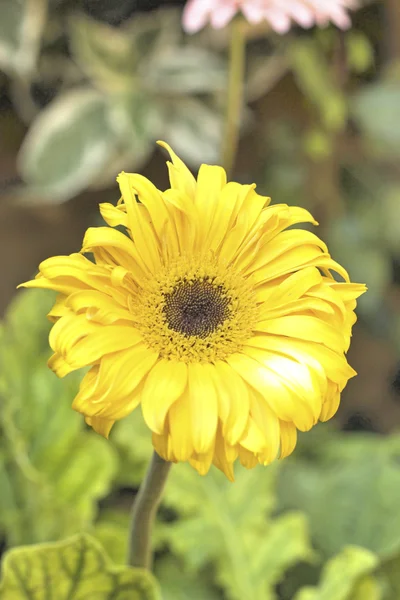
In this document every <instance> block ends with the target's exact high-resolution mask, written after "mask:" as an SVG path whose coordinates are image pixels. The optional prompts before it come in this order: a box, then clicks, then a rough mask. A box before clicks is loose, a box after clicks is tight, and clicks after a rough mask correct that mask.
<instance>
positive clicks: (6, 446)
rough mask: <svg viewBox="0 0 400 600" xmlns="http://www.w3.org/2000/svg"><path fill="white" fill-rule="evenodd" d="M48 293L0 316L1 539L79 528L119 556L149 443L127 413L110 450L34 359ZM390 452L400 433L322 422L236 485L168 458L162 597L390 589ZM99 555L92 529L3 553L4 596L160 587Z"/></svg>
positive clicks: (374, 594) (371, 595)
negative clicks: (291, 450) (281, 457)
mask: <svg viewBox="0 0 400 600" xmlns="http://www.w3.org/2000/svg"><path fill="white" fill-rule="evenodd" d="M50 301H51V298H48V296H47V295H46V293H42V292H41V291H36V290H35V291H28V292H24V293H22V294H21V295H20V296H19V297H18V298H17V299H16V301H15V302H14V303H13V305H12V306H11V307H10V310H9V313H8V315H7V320H6V321H5V322H4V323H3V324H2V327H1V331H2V335H1V339H0V354H1V357H2V368H1V382H2V383H1V397H2V402H1V407H2V411H4V412H3V414H2V416H3V415H7V418H6V419H2V436H1V439H0V456H2V457H5V456H6V457H7V462H4V458H3V463H2V475H1V476H2V510H1V517H2V519H1V538H2V542H3V544H4V545H6V546H12V545H14V544H15V543H22V544H26V543H33V542H38V541H43V540H49V539H53V540H54V541H57V540H62V539H63V538H64V537H65V536H66V535H70V534H72V533H76V532H78V531H79V530H80V529H82V528H83V529H86V530H87V531H88V532H90V534H91V535H92V536H95V537H96V538H97V540H99V541H100V542H101V544H102V545H103V547H104V548H105V549H106V551H107V553H108V554H109V555H110V556H111V557H112V559H113V561H114V563H115V564H117V565H118V564H121V563H122V561H123V560H124V556H125V552H126V529H127V524H128V520H129V505H130V501H129V502H128V503H125V501H124V496H125V494H126V493H127V490H129V496H131V495H132V494H133V493H134V490H135V489H136V488H137V485H138V483H139V481H140V480H141V479H142V477H143V472H144V467H145V464H146V463H147V462H148V460H149V458H150V456H151V452H152V447H151V440H150V439H149V436H148V435H146V436H145V435H143V432H144V431H145V430H146V426H145V425H144V423H143V422H142V418H141V416H140V414H139V413H134V415H132V416H131V417H129V418H127V419H126V420H124V421H122V422H120V423H117V424H116V425H115V431H113V433H112V441H113V443H112V446H113V447H114V451H113V450H112V446H111V444H110V443H108V444H107V443H106V442H104V443H103V440H101V439H99V438H98V437H97V436H95V435H93V434H92V433H91V432H90V431H85V430H84V429H82V425H81V421H80V419H79V418H78V416H77V420H76V419H75V418H74V416H75V415H74V413H72V412H71V410H70V402H71V399H72V397H73V395H74V393H75V385H76V381H75V380H74V379H72V382H71V384H69V383H68V378H67V379H66V380H61V381H60V380H58V379H56V377H55V376H54V375H53V374H51V373H50V372H48V371H47V370H46V369H45V366H44V358H45V355H46V354H47V350H46V347H47V341H46V337H47V333H48V327H47V326H43V319H41V318H38V317H39V315H42V313H43V311H44V310H46V306H49V305H50V303H51V302H50ZM44 378H46V382H45V384H44V383H43V381H44ZM47 390H49V391H47ZM55 396H57V403H56V404H54V402H52V403H51V404H50V403H48V402H47V398H48V397H51V398H52V400H54V397H55ZM19 398H20V399H21V400H19ZM27 406H29V410H28V409H27ZM72 422H73V423H75V427H73V426H72V425H71V423H72ZM325 427H326V426H325ZM17 433H18V437H17V438H16V437H13V436H15V435H16V434H17ZM10 441H11V442H12V443H10ZM399 451H400V441H399V436H398V435H393V436H391V437H389V438H384V437H381V436H378V435H376V434H370V435H366V434H349V433H346V434H340V433H338V432H337V431H335V429H332V428H331V427H328V428H327V429H326V430H323V427H322V426H321V428H319V429H316V430H315V431H314V432H313V433H308V434H306V435H305V436H303V437H301V439H300V442H299V448H298V452H297V453H296V454H295V455H294V456H293V457H292V458H288V459H285V461H282V462H280V463H275V464H274V465H273V466H272V467H270V468H269V469H268V470H264V469H262V468H260V469H255V470H253V471H245V470H240V472H239V471H238V472H237V474H236V482H235V485H234V486H232V485H231V484H230V483H229V482H228V481H227V480H226V479H225V478H224V477H223V476H222V474H220V473H219V472H218V471H214V470H212V471H211V472H210V473H209V474H208V475H207V476H206V477H205V478H202V477H199V476H198V475H197V474H196V472H195V471H194V470H193V469H192V468H191V467H189V466H188V465H184V464H180V465H176V466H175V467H174V469H172V471H171V476H170V479H169V481H168V484H167V488H166V493H165V498H164V500H163V504H162V508H161V511H160V514H159V517H158V522H157V527H156V532H155V547H156V556H155V574H156V576H157V578H158V580H159V582H160V585H161V589H162V598H163V600H186V598H187V597H189V596H190V597H193V598H195V600H204V599H205V598H210V600H218V599H219V600H236V599H240V600H242V599H243V598H246V599H247V598H249V599H250V598H254V599H257V598H260V600H268V599H270V600H278V599H279V600H293V599H295V600H322V599H323V600H398V594H399V592H400V579H399V576H398V573H399V564H400V563H399V560H400V545H399V539H400V522H399V519H398V518H397V505H398V502H399V498H398V490H399V478H400V469H399V461H398V455H399ZM372 480H373V481H374V485H373V486H372V485H371V481H372ZM18 494H19V495H18ZM11 499H12V501H11ZM98 500H101V504H100V508H99V507H98V506H97V501H98ZM360 507H362V510H360ZM30 565H31V566H30ZM79 565H81V566H79ZM108 565H109V563H108V560H107V559H106V558H105V557H104V556H103V554H102V551H101V549H100V546H99V545H98V543H97V544H96V543H95V542H94V541H91V539H90V538H88V537H79V538H74V539H71V540H67V541H63V542H61V543H58V542H57V543H56V544H50V545H48V544H45V545H39V546H37V547H35V546H31V547H29V548H26V549H25V548H22V549H17V550H15V551H11V552H10V553H9V554H8V555H6V558H5V560H4V564H3V579H2V584H1V586H0V598H4V599H5V600H6V599H7V600H8V599H9V598H10V599H15V600H19V599H21V600H22V599H23V598H25V597H26V595H27V593H28V592H30V593H31V596H30V597H32V600H41V599H43V598H45V597H46V596H44V595H43V593H44V592H43V590H44V589H47V590H49V591H48V592H47V594H48V595H47V597H48V598H52V597H57V598H63V596H62V593H65V592H64V591H63V590H68V591H69V593H70V595H69V596H68V595H66V596H65V597H68V598H70V599H71V600H75V599H77V598H79V597H80V594H82V593H83V591H85V590H88V593H89V591H90V592H93V593H96V594H98V595H97V596H94V597H96V598H102V597H104V598H108V597H110V594H111V593H113V594H114V596H112V597H115V598H117V599H118V600H122V599H125V598H126V599H127V598H135V595H134V594H135V593H136V594H137V598H138V600H148V599H152V600H153V598H154V599H155V598H158V597H159V596H158V595H157V594H158V591H157V587H156V586H155V584H153V583H152V581H151V579H149V578H148V577H147V578H146V577H144V575H142V572H141V571H132V570H131V569H130V568H126V567H116V566H108ZM30 568H32V573H35V577H34V578H32V576H28V574H29V569H30ZM45 582H47V583H45ZM55 582H56V583H55ZM57 585H58V586H59V587H57ZM46 586H47V588H46ZM71 589H73V590H75V591H73V593H72V592H71ZM27 590H28V592H27ZM54 590H57V592H59V595H54V594H55V592H54ZM61 592H62V593H61ZM51 594H53V596H52V595H51ZM101 594H103V596H102V595H101ZM129 594H131V595H129Z"/></svg>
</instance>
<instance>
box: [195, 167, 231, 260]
mask: <svg viewBox="0 0 400 600" xmlns="http://www.w3.org/2000/svg"><path fill="white" fill-rule="evenodd" d="M225 184H226V173H225V171H224V169H222V167H214V166H210V165H201V167H200V169H199V174H198V177H197V188H196V196H195V204H196V207H197V210H198V214H199V219H198V229H199V235H198V238H197V243H198V245H199V246H198V249H199V250H200V249H201V248H202V246H201V245H204V242H205V240H206V239H207V236H208V234H209V231H210V227H211V223H212V221H213V217H214V214H215V211H216V209H217V206H218V198H219V195H220V192H221V190H222V189H223V187H224V185H225Z"/></svg>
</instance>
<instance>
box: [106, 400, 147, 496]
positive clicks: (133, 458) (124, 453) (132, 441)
mask: <svg viewBox="0 0 400 600" xmlns="http://www.w3.org/2000/svg"><path fill="white" fill-rule="evenodd" d="M110 439H111V442H112V444H113V445H114V446H115V447H116V448H117V450H118V453H119V457H120V460H119V464H120V466H119V472H118V475H117V480H118V482H119V483H120V484H121V485H125V486H132V485H135V486H136V485H138V484H139V483H140V482H141V481H142V479H143V477H144V475H145V472H146V468H147V464H148V462H149V461H150V459H151V455H152V452H153V445H152V442H151V432H150V430H149V428H148V427H147V425H146V423H145V422H144V420H143V417H142V413H141V409H140V407H138V408H137V409H136V410H134V411H133V413H132V414H130V415H129V416H128V417H126V418H125V419H122V420H121V421H119V422H118V423H116V424H115V425H114V427H113V429H112V431H111V435H110Z"/></svg>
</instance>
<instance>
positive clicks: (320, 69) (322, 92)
mask: <svg viewBox="0 0 400 600" xmlns="http://www.w3.org/2000/svg"><path fill="white" fill-rule="evenodd" d="M288 58H289V60H290V63H291V66H292V68H293V71H294V75H295V77H296V79H297V82H298V84H299V86H300V88H301V89H302V91H303V93H304V94H305V96H306V98H307V99H308V100H309V101H310V102H312V103H313V104H314V105H315V106H316V108H317V109H318V111H319V113H320V116H321V119H322V122H323V123H324V125H325V126H326V127H327V128H328V129H331V130H333V131H337V130H340V129H342V128H343V127H344V125H345V123H346V119H347V106H346V99H345V97H344V95H343V92H342V91H341V89H340V87H339V86H338V85H337V84H336V83H335V78H334V76H333V71H332V68H331V66H330V63H329V61H328V60H327V59H326V57H325V56H324V53H323V51H322V48H319V47H318V45H317V43H316V40H312V39H310V38H308V37H307V38H306V37H301V38H297V39H295V40H294V41H292V42H291V44H290V45H289V47H288Z"/></svg>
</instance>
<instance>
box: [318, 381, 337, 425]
mask: <svg viewBox="0 0 400 600" xmlns="http://www.w3.org/2000/svg"><path fill="white" fill-rule="evenodd" d="M339 405H340V391H339V386H338V385H337V384H334V383H330V385H329V389H328V393H327V395H326V399H325V402H324V403H323V405H322V410H321V415H320V417H319V420H320V421H329V419H331V418H332V417H333V416H334V415H335V414H336V412H337V410H338V408H339Z"/></svg>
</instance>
